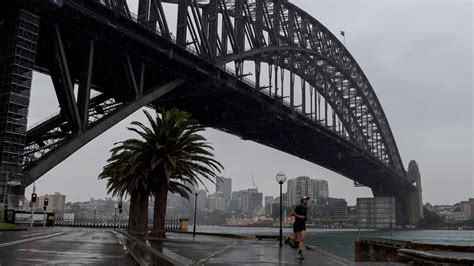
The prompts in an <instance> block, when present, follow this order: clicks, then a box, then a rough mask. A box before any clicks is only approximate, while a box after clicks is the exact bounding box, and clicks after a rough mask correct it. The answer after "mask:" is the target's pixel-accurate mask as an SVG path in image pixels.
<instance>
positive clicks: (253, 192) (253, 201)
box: [248, 188, 263, 213]
mask: <svg viewBox="0 0 474 266" xmlns="http://www.w3.org/2000/svg"><path fill="white" fill-rule="evenodd" d="M248 191H249V200H250V204H249V210H248V211H249V213H250V212H253V211H255V210H257V209H261V208H262V201H263V193H260V192H258V190H257V189H256V188H252V189H249V190H248Z"/></svg>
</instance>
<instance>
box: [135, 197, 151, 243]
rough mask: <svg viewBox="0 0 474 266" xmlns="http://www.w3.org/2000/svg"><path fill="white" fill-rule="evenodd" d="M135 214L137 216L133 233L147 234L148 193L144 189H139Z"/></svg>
mask: <svg viewBox="0 0 474 266" xmlns="http://www.w3.org/2000/svg"><path fill="white" fill-rule="evenodd" d="M135 216H136V217H137V227H136V232H135V234H139V235H146V234H148V193H147V192H146V191H140V192H139V193H138V200H137V211H136V213H135Z"/></svg>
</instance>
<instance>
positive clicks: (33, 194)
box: [31, 193, 38, 202]
mask: <svg viewBox="0 0 474 266" xmlns="http://www.w3.org/2000/svg"><path fill="white" fill-rule="evenodd" d="M37 198H38V195H36V193H32V194H31V202H36V199H37Z"/></svg>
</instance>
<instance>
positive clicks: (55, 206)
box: [38, 192, 66, 212]
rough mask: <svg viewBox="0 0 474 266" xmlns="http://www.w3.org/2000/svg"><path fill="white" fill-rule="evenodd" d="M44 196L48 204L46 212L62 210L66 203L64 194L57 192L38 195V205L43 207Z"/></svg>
mask: <svg viewBox="0 0 474 266" xmlns="http://www.w3.org/2000/svg"><path fill="white" fill-rule="evenodd" d="M44 198H48V206H47V208H46V211H48V212H64V205H65V204H66V196H65V195H62V194H61V193H59V192H56V193H54V194H52V195H48V194H46V195H44V196H40V197H39V199H38V202H39V206H40V207H43V202H44Z"/></svg>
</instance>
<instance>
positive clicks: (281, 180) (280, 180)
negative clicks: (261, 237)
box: [275, 172, 286, 247]
mask: <svg viewBox="0 0 474 266" xmlns="http://www.w3.org/2000/svg"><path fill="white" fill-rule="evenodd" d="M275 179H276V181H277V182H278V184H280V247H282V246H283V198H282V194H283V191H282V186H283V183H285V181H286V175H285V174H284V173H283V172H279V173H278V174H277V175H276V178H275Z"/></svg>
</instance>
